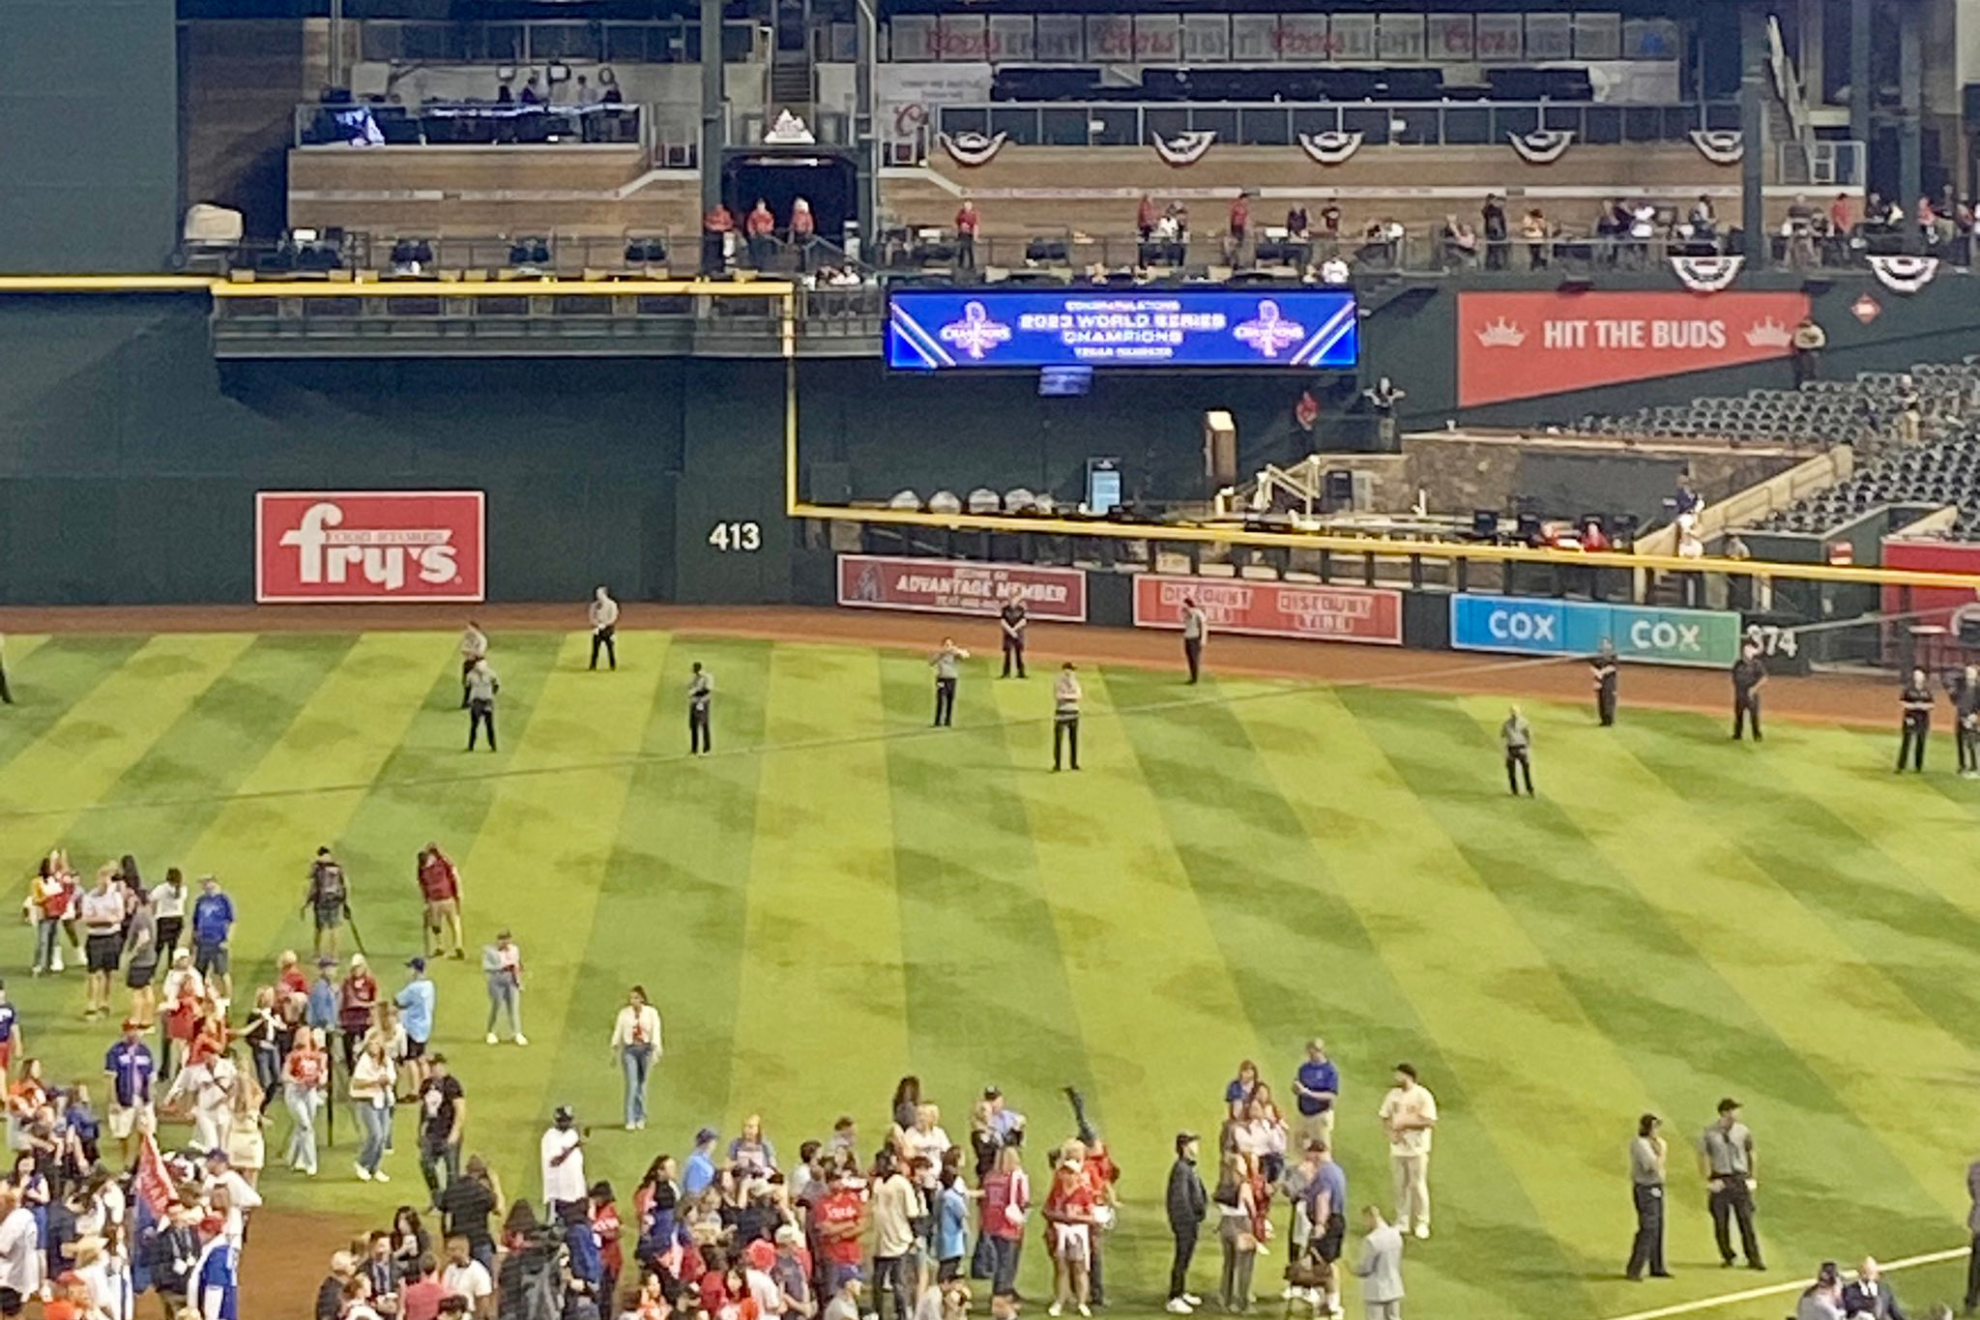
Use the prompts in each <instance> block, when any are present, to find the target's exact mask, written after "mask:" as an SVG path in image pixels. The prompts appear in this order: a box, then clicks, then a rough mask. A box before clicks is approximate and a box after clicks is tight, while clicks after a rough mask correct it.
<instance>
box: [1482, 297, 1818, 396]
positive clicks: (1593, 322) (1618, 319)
mask: <svg viewBox="0 0 1980 1320" xmlns="http://www.w3.org/2000/svg"><path fill="white" fill-rule="evenodd" d="M1808 307H1809V301H1808V295H1807V294H1805V293H1743V292H1728V293H1714V294H1693V293H1677V292H1669V293H1641V292H1629V293H1624V292H1607V293H1604V292H1595V291H1592V290H1591V291H1589V292H1586V293H1564V292H1560V291H1546V292H1533V293H1461V294H1459V295H1458V327H1457V339H1458V342H1457V367H1458V405H1459V406H1460V407H1465V408H1470V407H1477V406H1479V405H1481V404H1488V403H1502V402H1504V401H1505V400H1507V399H1527V398H1533V397H1536V396H1538V395H1543V394H1562V393H1566V392H1568V391H1571V390H1586V389H1594V388H1597V387H1599V386H1603V385H1615V384H1618V383H1621V382H1623V381H1631V380H1649V379H1651V378H1653V377H1657V376H1675V375H1681V374H1685V373H1689V372H1694V371H1709V370H1712V369H1714V368H1717V367H1733V366H1740V365H1742V364H1745V363H1750V362H1765V361H1768V360H1770V359H1773V358H1783V357H1786V356H1788V355H1789V354H1790V353H1791V352H1792V351H1793V346H1794V328H1795V326H1796V325H1798V324H1800V322H1801V319H1802V318H1803V317H1805V316H1807V315H1808Z"/></svg>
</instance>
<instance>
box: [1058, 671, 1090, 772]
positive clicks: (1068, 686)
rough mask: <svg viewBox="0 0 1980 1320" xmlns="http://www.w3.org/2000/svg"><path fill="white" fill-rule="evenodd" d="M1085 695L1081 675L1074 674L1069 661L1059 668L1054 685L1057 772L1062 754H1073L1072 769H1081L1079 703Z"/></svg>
mask: <svg viewBox="0 0 1980 1320" xmlns="http://www.w3.org/2000/svg"><path fill="white" fill-rule="evenodd" d="M1082 695H1083V694H1082V693H1081V691H1080V687H1079V675H1078V674H1076V673H1075V672H1073V663H1072V661H1070V660H1068V661H1066V662H1065V664H1063V665H1061V666H1060V667H1059V677H1058V678H1057V679H1056V680H1054V682H1053V684H1052V768H1053V769H1054V770H1057V769H1058V768H1059V764H1060V753H1061V752H1065V751H1070V752H1071V753H1072V768H1073V769H1075V770H1077V769H1079V702H1080V698H1081V696H1082Z"/></svg>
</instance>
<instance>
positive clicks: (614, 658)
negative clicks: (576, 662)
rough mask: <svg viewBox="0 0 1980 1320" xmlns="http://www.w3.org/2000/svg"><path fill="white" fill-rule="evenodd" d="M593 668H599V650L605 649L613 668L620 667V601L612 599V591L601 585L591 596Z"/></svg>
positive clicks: (607, 658) (606, 657)
mask: <svg viewBox="0 0 1980 1320" xmlns="http://www.w3.org/2000/svg"><path fill="white" fill-rule="evenodd" d="M589 614H590V618H591V668H593V669H596V668H598V651H599V648H600V647H603V648H604V650H605V659H606V660H607V661H608V662H609V663H610V664H611V666H612V668H613V669H615V670H616V669H617V668H618V667H619V644H618V642H617V640H616V638H617V637H618V635H619V602H618V601H616V600H613V599H612V596H611V593H609V592H607V591H606V590H605V588H604V587H602V586H601V587H599V588H598V590H597V591H596V592H594V593H593V594H592V597H591V608H590V610H589Z"/></svg>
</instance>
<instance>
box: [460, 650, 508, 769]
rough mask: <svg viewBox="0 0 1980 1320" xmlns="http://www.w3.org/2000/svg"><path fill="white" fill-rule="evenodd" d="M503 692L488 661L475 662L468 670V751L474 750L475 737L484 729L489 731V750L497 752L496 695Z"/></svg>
mask: <svg viewBox="0 0 1980 1320" xmlns="http://www.w3.org/2000/svg"><path fill="white" fill-rule="evenodd" d="M501 690H502V684H501V683H500V681H498V680H497V679H496V677H495V671H494V670H493V669H490V668H489V667H488V662H487V661H486V660H477V661H475V662H474V668H472V669H470V670H468V676H467V695H468V742H467V749H468V750H469V751H470V752H471V751H473V750H474V740H475V735H476V734H478V733H480V732H481V730H482V729H484V728H486V729H487V730H488V750H489V751H491V752H492V751H494V750H495V694H496V693H497V692H499V691H501Z"/></svg>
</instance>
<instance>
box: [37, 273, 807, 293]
mask: <svg viewBox="0 0 1980 1320" xmlns="http://www.w3.org/2000/svg"><path fill="white" fill-rule="evenodd" d="M795 289H796V286H795V285H793V284H791V283H790V282H789V281H787V280H742V281H728V280H642V279H631V280H558V279H514V280H359V279H349V280H344V279H339V280H229V279H219V278H216V277H213V276H210V275H0V295H4V294H9V293H100V294H115V293H199V292H206V293H210V294H211V295H212V296H213V297H215V298H524V297H530V298H554V297H564V296H571V297H622V298H628V297H666V296H669V295H672V296H677V297H678V296H693V297H709V298H787V297H789V296H791V294H792V293H793V292H794V291H795Z"/></svg>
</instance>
